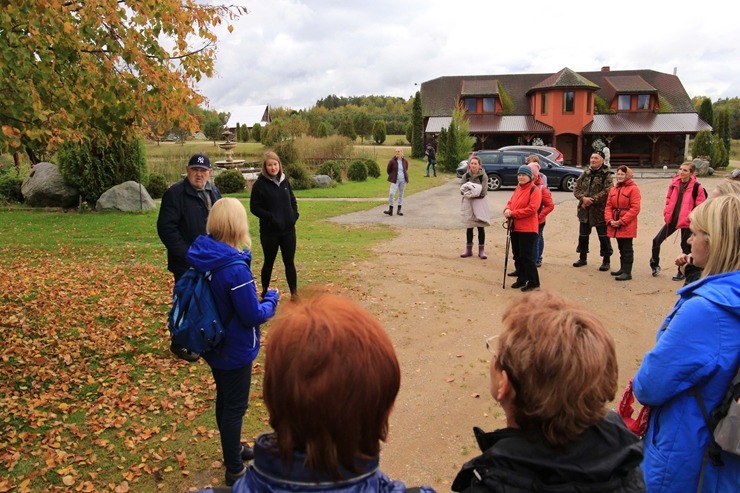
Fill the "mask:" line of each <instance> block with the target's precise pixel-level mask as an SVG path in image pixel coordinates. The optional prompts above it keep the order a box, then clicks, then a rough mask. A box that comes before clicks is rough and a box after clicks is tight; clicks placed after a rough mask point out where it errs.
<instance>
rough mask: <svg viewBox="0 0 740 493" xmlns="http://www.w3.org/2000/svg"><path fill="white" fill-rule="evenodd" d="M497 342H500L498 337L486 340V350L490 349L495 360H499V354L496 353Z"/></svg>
mask: <svg viewBox="0 0 740 493" xmlns="http://www.w3.org/2000/svg"><path fill="white" fill-rule="evenodd" d="M496 341H498V336H497V335H496V336H491V337H489V338H488V339H486V349H488V351H489V352H490V353H491V354H492V355H493V357H494V358H498V354H497V353H496Z"/></svg>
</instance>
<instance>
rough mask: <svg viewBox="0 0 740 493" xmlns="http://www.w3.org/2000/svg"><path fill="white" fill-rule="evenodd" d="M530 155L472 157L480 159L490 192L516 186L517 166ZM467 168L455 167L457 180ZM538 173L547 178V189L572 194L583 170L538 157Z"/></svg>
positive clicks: (462, 163)
mask: <svg viewBox="0 0 740 493" xmlns="http://www.w3.org/2000/svg"><path fill="white" fill-rule="evenodd" d="M530 154H531V153H529V152H518V151H476V152H473V153H472V155H473V156H477V157H479V158H480V160H481V163H482V164H483V169H484V170H485V171H486V174H487V175H488V189H489V190H491V191H494V190H498V189H499V188H501V187H514V186H516V184H517V181H516V172H517V171H518V170H519V166H523V165H524V164H525V163H524V161H525V160H526V159H527V156H529V155H530ZM467 167H468V162H467V161H460V164H459V165H458V167H457V176H458V178H460V177H462V175H463V174H465V171H466V169H467ZM540 172H541V173H543V174H544V175H545V176H547V186H548V188H551V189H554V188H559V189H561V190H564V191H566V192H572V191H573V188H575V185H576V180H577V179H578V177H579V176H581V173H583V170H582V169H580V168H574V167H572V166H563V165H562V164H558V163H556V162H555V161H551V160H549V159H547V158H546V157H544V156H540Z"/></svg>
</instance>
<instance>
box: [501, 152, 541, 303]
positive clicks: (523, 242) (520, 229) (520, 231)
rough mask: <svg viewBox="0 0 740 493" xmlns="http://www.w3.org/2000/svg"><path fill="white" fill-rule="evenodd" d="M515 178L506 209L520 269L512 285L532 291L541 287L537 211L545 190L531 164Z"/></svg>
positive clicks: (512, 243) (512, 248)
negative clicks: (535, 178) (515, 181)
mask: <svg viewBox="0 0 740 493" xmlns="http://www.w3.org/2000/svg"><path fill="white" fill-rule="evenodd" d="M516 178H517V182H518V183H519V184H518V185H517V187H516V190H514V195H512V196H511V199H509V202H508V203H507V204H506V208H505V209H504V217H505V218H506V219H508V220H509V231H510V232H511V250H512V252H513V254H514V267H515V268H516V273H517V279H516V282H515V283H514V284H512V285H511V287H512V288H522V291H531V290H532V289H537V288H539V287H540V276H539V274H538V272H537V263H536V260H537V259H536V258H535V253H534V252H535V244H536V243H537V232H538V231H539V220H538V219H537V211H538V210H539V208H540V204H541V203H542V191H540V189H539V188H538V187H537V186H536V185H535V184H534V183H532V168H530V167H529V166H526V165H525V166H520V167H519V170H518V171H517V175H516Z"/></svg>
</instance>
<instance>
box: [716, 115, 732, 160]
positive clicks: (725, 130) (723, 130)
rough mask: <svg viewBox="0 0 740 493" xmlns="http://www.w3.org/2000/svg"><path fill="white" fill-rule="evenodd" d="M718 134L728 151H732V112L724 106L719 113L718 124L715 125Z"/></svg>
mask: <svg viewBox="0 0 740 493" xmlns="http://www.w3.org/2000/svg"><path fill="white" fill-rule="evenodd" d="M715 131H716V132H717V135H718V136H719V138H720V139H721V140H722V143H724V145H725V149H726V150H727V152H730V112H729V111H728V110H727V108H722V109H721V110H719V112H718V113H717V125H716V127H715Z"/></svg>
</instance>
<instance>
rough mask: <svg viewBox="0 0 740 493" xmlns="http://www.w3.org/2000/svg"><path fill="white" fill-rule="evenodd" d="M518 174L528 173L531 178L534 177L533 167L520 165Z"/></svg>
mask: <svg viewBox="0 0 740 493" xmlns="http://www.w3.org/2000/svg"><path fill="white" fill-rule="evenodd" d="M516 174H517V175H527V176H528V177H529V178H530V179H531V178H532V168H530V167H529V166H527V165H526V164H525V165H524V166H519V170H518V171H517V172H516Z"/></svg>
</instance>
